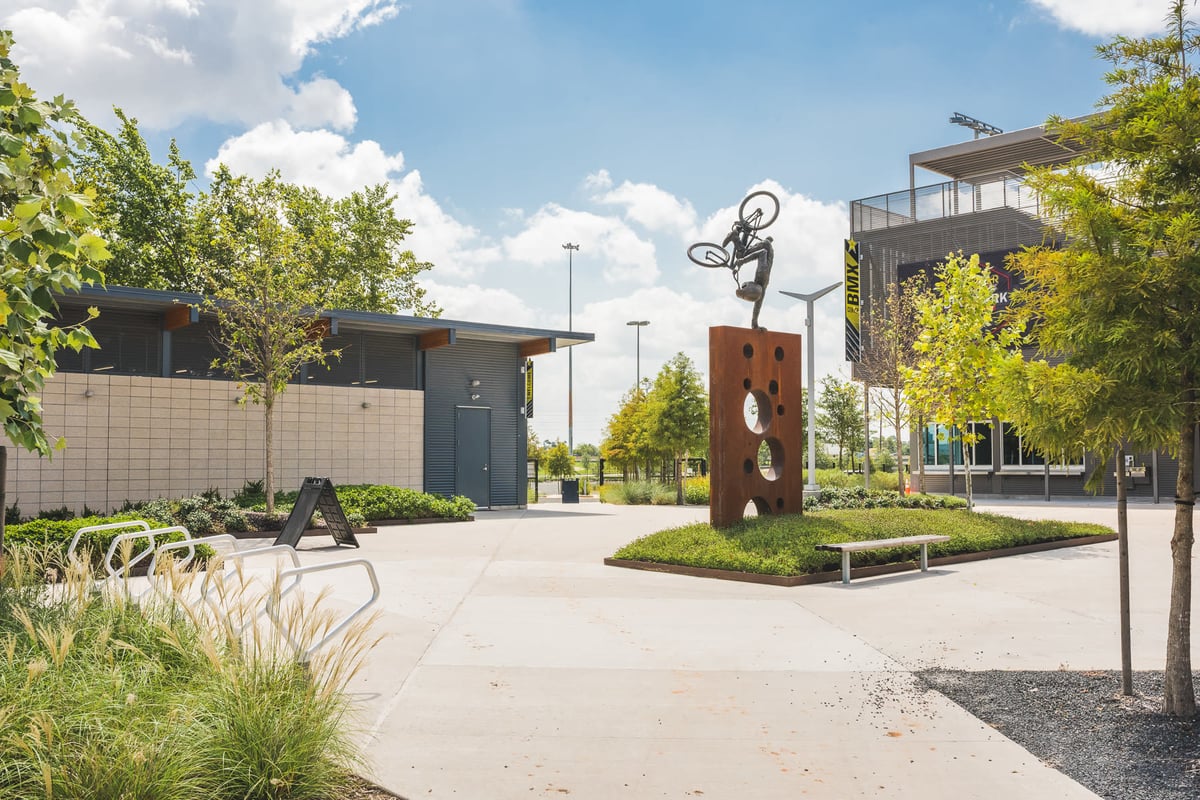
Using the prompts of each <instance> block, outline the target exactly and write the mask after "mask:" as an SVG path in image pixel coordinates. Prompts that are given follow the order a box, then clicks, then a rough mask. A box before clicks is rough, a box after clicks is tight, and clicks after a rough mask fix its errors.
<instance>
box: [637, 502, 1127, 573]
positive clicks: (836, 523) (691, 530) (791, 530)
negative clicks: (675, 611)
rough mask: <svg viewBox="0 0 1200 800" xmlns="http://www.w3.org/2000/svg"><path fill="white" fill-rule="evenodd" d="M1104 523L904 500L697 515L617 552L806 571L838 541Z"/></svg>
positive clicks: (996, 541) (905, 555) (903, 555)
mask: <svg viewBox="0 0 1200 800" xmlns="http://www.w3.org/2000/svg"><path fill="white" fill-rule="evenodd" d="M1111 533H1112V530H1111V529H1110V528H1106V527H1104V526H1103V525H1092V524H1085V523H1078V522H1056V521H1030V520H1020V519H1013V518H1012V517H1004V516H999V515H996V514H981V513H969V512H966V511H957V510H934V511H926V510H917V509H904V508H873V509H847V510H837V511H833V510H831V511H814V512H810V513H806V514H793V515H780V516H766V517H752V518H750V519H747V520H744V521H742V522H740V523H738V524H736V525H733V526H730V527H729V528H726V529H724V530H717V529H714V528H713V527H712V526H711V525H708V524H703V523H697V524H693V525H684V526H681V527H678V528H670V529H668V530H664V531H659V532H657V533H652V534H650V535H649V536H645V537H642V538H641V539H638V540H636V541H634V542H631V543H629V544H627V545H625V546H624V547H622V548H621V549H620V550H618V551H617V552H616V553H615V554H614V557H615V558H621V559H628V560H631V561H650V562H654V563H658V564H679V565H683V566H689V567H708V568H711V569H728V570H737V571H740V572H753V573H759V574H763V575H805V574H809V573H813V572H830V571H833V570H836V569H838V568H839V567H840V563H841V556H840V555H839V554H838V553H836V552H827V551H824V550H817V549H816V545H818V544H823V543H833V542H848V541H861V540H866V539H886V538H893V537H900V536H917V535H922V534H944V535H946V536H949V537H950V541H948V542H943V543H940V544H933V545H930V546H929V555H930V556H931V557H937V556H947V555H954V554H958V553H978V552H983V551H987V550H999V549H1003V548H1006V547H1016V546H1018V545H1025V544H1036V543H1038V542H1048V541H1055V540H1060V539H1072V538H1076V537H1081V536H1096V535H1101V534H1111ZM918 554H919V548H918V547H916V546H909V547H897V548H892V549H886V550H869V551H864V552H862V553H855V554H854V555H853V556H852V558H853V560H854V564H855V565H856V566H866V565H868V564H885V563H895V562H902V561H912V560H914V559H915V558H917V557H918Z"/></svg>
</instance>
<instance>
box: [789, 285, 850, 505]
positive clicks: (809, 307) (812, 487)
mask: <svg viewBox="0 0 1200 800" xmlns="http://www.w3.org/2000/svg"><path fill="white" fill-rule="evenodd" d="M841 285H842V282H841V281H838V282H837V283H835V284H833V285H832V286H826V287H825V288H824V289H821V290H819V291H816V292H813V293H812V294H800V293H799V292H780V294H786V295H787V296H788V297H794V298H796V299H797V300H803V301H804V303H805V306H806V307H805V313H806V314H807V315H808V317H807V319H805V320H804V330H805V338H806V339H808V482H807V483H805V484H804V493H805V494H819V493H820V491H821V487H820V486H818V485H817V402H816V396H817V387H816V377H815V376H816V370H815V369H814V367H813V359H814V353H815V348H814V346H813V314H814V312H813V304H814V303H816V302H817V300H819V299H821V298H822V297H824V296H825V295H827V294H829V293H830V292H832V291H833V290H834V289H836V288H838V287H839V286H841Z"/></svg>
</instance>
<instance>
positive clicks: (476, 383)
mask: <svg viewBox="0 0 1200 800" xmlns="http://www.w3.org/2000/svg"><path fill="white" fill-rule="evenodd" d="M467 386H470V387H471V388H472V389H474V388H475V387H477V386H479V379H478V378H471V379H470V380H469V381H467Z"/></svg>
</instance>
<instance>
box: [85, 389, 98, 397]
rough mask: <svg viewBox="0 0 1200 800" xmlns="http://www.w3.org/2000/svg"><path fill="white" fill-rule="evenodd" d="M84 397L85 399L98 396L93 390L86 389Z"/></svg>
mask: <svg viewBox="0 0 1200 800" xmlns="http://www.w3.org/2000/svg"><path fill="white" fill-rule="evenodd" d="M83 396H84V397H95V396H96V393H95V392H93V391H92V390H91V389H84V390H83Z"/></svg>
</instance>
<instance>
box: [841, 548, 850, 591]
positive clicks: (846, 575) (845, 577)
mask: <svg viewBox="0 0 1200 800" xmlns="http://www.w3.org/2000/svg"><path fill="white" fill-rule="evenodd" d="M849 582H850V551H849V550H843V551H842V583H849Z"/></svg>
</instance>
